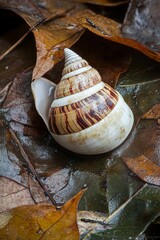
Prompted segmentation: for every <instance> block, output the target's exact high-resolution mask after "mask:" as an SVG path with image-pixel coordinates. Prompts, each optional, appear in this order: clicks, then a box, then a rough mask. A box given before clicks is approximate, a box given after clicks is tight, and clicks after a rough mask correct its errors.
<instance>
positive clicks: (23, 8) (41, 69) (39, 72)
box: [0, 0, 91, 79]
mask: <svg viewBox="0 0 160 240" xmlns="http://www.w3.org/2000/svg"><path fill="white" fill-rule="evenodd" d="M0 6H2V7H4V8H7V9H10V10H12V11H14V12H16V13H17V14H19V15H20V16H21V17H23V18H24V20H25V21H26V22H27V23H28V24H29V25H30V26H33V24H35V23H37V22H41V21H42V24H40V25H39V26H37V27H35V29H34V30H33V34H34V37H35V41H36V48H37V61H36V66H35V68H34V71H33V76H32V78H33V79H37V78H40V77H41V76H43V75H44V74H45V73H46V72H47V71H49V70H50V69H51V68H52V67H53V66H54V65H55V64H56V63H57V62H59V61H60V60H61V59H62V58H63V50H64V48H65V47H71V46H72V45H73V44H74V43H75V42H76V41H77V40H78V39H79V37H80V36H81V35H82V34H83V32H84V29H83V27H82V26H81V25H80V24H79V23H78V21H77V18H79V17H80V16H82V15H83V16H85V15H86V14H87V13H88V14H89V13H90V14H91V11H88V10H86V9H85V8H84V6H83V5H81V4H78V3H76V4H75V3H67V2H64V1H54V2H53V1H45V0H44V2H43V4H42V5H41V3H40V2H39V1H37V2H35V1H30V3H29V4H28V3H27V2H24V1H18V2H17V1H12V3H8V2H7V1H5V0H3V1H1V3H0ZM57 33H58V34H57Z"/></svg>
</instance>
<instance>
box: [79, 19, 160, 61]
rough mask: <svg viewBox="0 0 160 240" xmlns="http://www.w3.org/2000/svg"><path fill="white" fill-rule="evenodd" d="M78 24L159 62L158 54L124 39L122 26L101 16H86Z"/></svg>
mask: <svg viewBox="0 0 160 240" xmlns="http://www.w3.org/2000/svg"><path fill="white" fill-rule="evenodd" d="M79 22H80V24H81V25H82V26H83V27H85V28H87V29H88V30H90V31H91V32H93V33H95V34H97V35H99V36H101V37H103V38H105V39H107V40H110V41H113V42H117V43H120V44H123V45H126V46H129V47H132V48H134V49H137V50H138V51H140V52H142V53H143V54H145V55H147V56H148V57H150V58H152V59H154V60H156V61H158V62H160V52H158V51H153V50H151V49H150V48H148V47H147V46H144V45H142V44H141V43H139V42H137V41H136V40H134V39H131V38H126V37H125V36H123V34H122V32H121V28H122V25H121V24H120V23H118V22H116V21H114V20H112V19H109V18H107V17H104V16H102V15H94V16H86V17H81V18H80V19H79Z"/></svg>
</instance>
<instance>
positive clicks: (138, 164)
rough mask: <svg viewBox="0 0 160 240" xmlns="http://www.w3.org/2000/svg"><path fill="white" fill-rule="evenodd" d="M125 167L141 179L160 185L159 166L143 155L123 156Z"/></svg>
mask: <svg viewBox="0 0 160 240" xmlns="http://www.w3.org/2000/svg"><path fill="white" fill-rule="evenodd" d="M124 161H125V163H126V165H127V167H128V168H129V169H130V170H131V171H132V172H134V173H135V174H136V175H137V176H138V177H139V178H141V179H142V180H143V181H145V182H148V183H151V184H154V185H158V186H159V185H160V167H159V166H158V165H156V164H155V163H153V162H152V161H151V160H149V159H148V158H147V157H145V156H143V155H142V156H139V157H136V158H124Z"/></svg>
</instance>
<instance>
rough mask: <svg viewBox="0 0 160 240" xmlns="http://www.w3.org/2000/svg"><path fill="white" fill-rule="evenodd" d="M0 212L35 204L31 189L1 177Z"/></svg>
mask: <svg viewBox="0 0 160 240" xmlns="http://www.w3.org/2000/svg"><path fill="white" fill-rule="evenodd" d="M0 181H1V184H0V199H1V200H0V201H1V204H0V212H2V211H5V210H6V209H8V208H14V207H17V206H20V205H25V204H34V201H33V199H32V198H31V195H30V193H29V189H28V188H27V187H25V186H23V185H21V184H19V183H16V182H15V181H13V180H10V179H8V178H5V177H0Z"/></svg>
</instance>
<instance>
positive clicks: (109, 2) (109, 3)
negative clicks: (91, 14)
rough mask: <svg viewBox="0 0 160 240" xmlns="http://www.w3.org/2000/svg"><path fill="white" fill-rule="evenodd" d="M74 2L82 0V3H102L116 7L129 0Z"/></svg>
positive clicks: (85, 0) (83, 0)
mask: <svg viewBox="0 0 160 240" xmlns="http://www.w3.org/2000/svg"><path fill="white" fill-rule="evenodd" d="M74 2H81V3H91V4H96V5H102V6H108V7H114V6H119V5H122V4H125V3H127V2H128V0H123V1H121V0H118V1H117V0H74Z"/></svg>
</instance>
